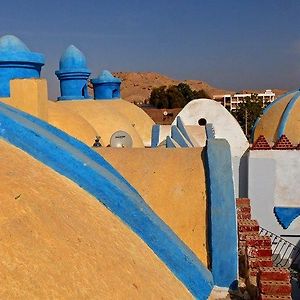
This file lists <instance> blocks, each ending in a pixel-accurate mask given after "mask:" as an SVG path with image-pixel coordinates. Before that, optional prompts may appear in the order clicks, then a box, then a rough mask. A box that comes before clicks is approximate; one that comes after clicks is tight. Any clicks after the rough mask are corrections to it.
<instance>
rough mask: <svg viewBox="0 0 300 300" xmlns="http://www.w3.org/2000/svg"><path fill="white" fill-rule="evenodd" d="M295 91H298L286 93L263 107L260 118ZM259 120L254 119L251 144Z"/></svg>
mask: <svg viewBox="0 0 300 300" xmlns="http://www.w3.org/2000/svg"><path fill="white" fill-rule="evenodd" d="M297 91H298V90H294V91H290V92H287V93H285V94H283V95H281V96H279V97H278V98H276V99H275V100H274V101H273V102H272V103H270V104H269V105H268V106H266V107H265V109H264V110H263V112H262V116H263V115H265V114H266V113H267V112H268V111H269V110H270V109H271V108H272V107H273V106H274V105H275V104H276V103H278V102H279V101H281V100H282V99H283V98H285V97H286V96H288V95H290V94H293V93H295V92H297ZM260 119H261V117H259V118H257V119H256V121H255V123H254V126H253V128H252V132H251V141H252V143H254V132H255V129H256V127H257V125H258V123H259V121H260Z"/></svg>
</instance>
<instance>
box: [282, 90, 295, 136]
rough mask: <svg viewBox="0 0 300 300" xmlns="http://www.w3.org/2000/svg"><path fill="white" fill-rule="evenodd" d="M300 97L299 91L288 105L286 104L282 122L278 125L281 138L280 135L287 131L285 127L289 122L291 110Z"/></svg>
mask: <svg viewBox="0 0 300 300" xmlns="http://www.w3.org/2000/svg"><path fill="white" fill-rule="evenodd" d="M299 97H300V92H297V93H296V94H295V95H294V96H293V98H292V99H291V100H290V102H289V103H288V105H287V106H286V108H285V110H284V112H283V114H282V116H281V119H280V123H279V126H278V130H277V138H278V139H280V137H281V136H282V135H283V134H284V132H285V128H286V124H287V122H288V119H289V116H290V113H291V111H292V110H293V108H294V105H295V104H296V102H297V100H298V99H299Z"/></svg>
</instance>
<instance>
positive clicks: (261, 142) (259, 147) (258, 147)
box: [251, 135, 271, 150]
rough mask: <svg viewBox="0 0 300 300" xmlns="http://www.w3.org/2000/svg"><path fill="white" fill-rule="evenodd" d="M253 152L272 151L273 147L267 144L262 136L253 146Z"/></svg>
mask: <svg viewBox="0 0 300 300" xmlns="http://www.w3.org/2000/svg"><path fill="white" fill-rule="evenodd" d="M251 149H252V150H271V146H270V145H269V143H268V142H267V140H266V138H265V137H264V136H263V135H260V136H259V137H258V139H257V140H256V141H255V142H254V144H253V145H252V148H251Z"/></svg>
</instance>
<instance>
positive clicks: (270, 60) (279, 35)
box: [0, 0, 300, 97]
mask: <svg viewBox="0 0 300 300" xmlns="http://www.w3.org/2000/svg"><path fill="white" fill-rule="evenodd" d="M299 16H300V1H299V0H235V1H234V0H185V1H184V0H152V1H146V0H145V1H144V0H114V1H109V0H105V1H102V0H89V1H84V0H26V1H25V0H19V1H17V0H11V1H2V2H1V10H0V35H1V36H2V35H4V34H14V35H16V36H18V37H19V38H21V39H22V40H23V41H24V42H25V43H26V44H27V46H28V47H29V48H30V49H31V50H33V51H35V52H40V53H43V54H45V56H46V65H45V67H44V68H43V73H42V76H43V77H46V78H47V79H48V80H49V89H50V94H51V96H52V97H54V96H56V95H57V94H58V90H59V85H58V81H57V79H56V77H55V75H54V71H55V70H56V69H57V66H58V62H59V58H60V56H61V54H62V52H63V51H64V49H65V48H66V47H67V46H68V45H69V44H74V45H75V46H77V47H78V48H79V49H81V50H82V51H83V52H84V54H85V55H86V57H87V59H88V64H89V67H90V69H91V71H92V77H94V76H96V75H98V73H99V72H100V71H101V70H103V69H104V68H105V69H109V70H111V71H157V72H161V73H163V74H166V75H169V76H171V77H174V78H177V79H182V80H183V79H199V80H204V81H207V82H208V83H210V84H213V85H215V86H218V87H222V88H228V89H233V90H240V89H252V88H275V87H276V88H282V89H294V88H299V87H300V19H299Z"/></svg>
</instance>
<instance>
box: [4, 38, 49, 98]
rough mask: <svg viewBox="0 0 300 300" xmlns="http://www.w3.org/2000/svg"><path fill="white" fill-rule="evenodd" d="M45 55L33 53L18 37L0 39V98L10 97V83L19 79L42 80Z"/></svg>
mask: <svg viewBox="0 0 300 300" xmlns="http://www.w3.org/2000/svg"><path fill="white" fill-rule="evenodd" d="M44 62H45V58H44V55H43V54H40V53H35V52H31V51H30V50H29V49H28V47H27V46H26V45H25V44H24V43H23V42H22V41H21V40H20V39H18V38H17V37H15V36H13V35H5V36H3V37H1V38H0V78H1V80H0V97H9V96H10V86H9V82H10V80H12V79H17V78H21V79H22V78H40V73H41V68H42V66H43V65H44Z"/></svg>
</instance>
